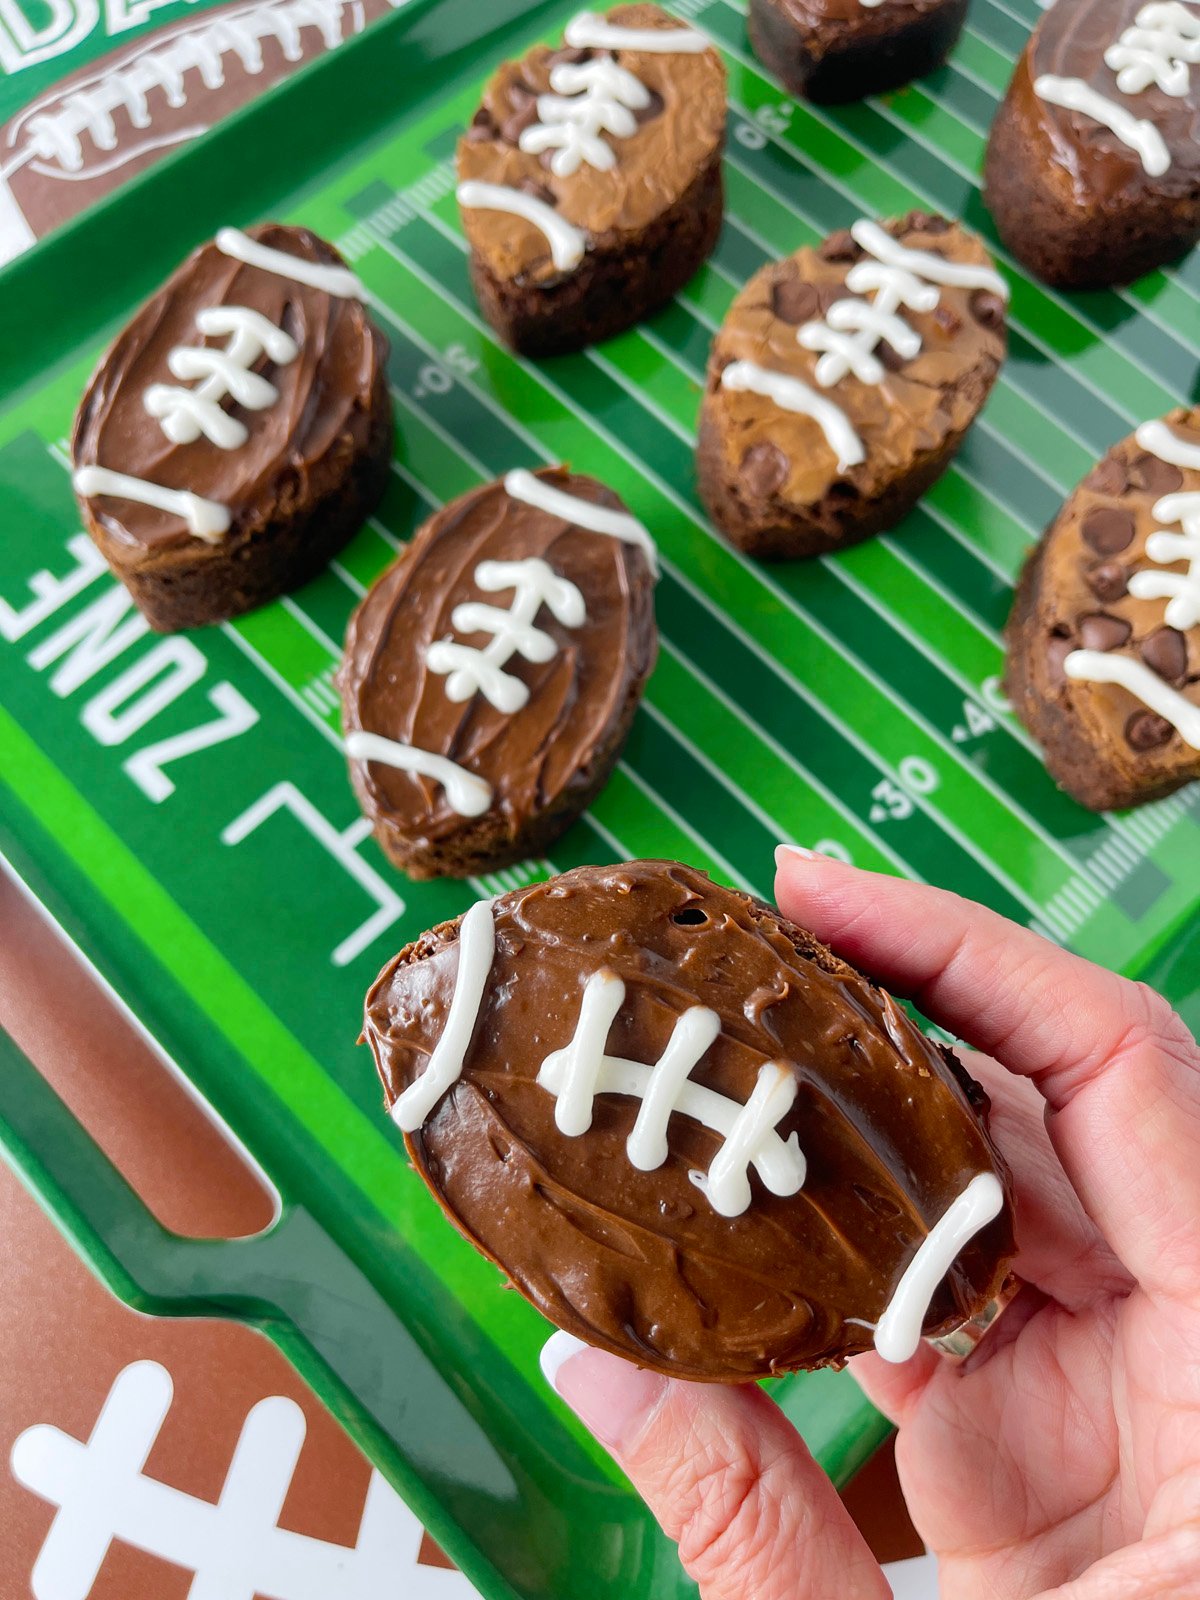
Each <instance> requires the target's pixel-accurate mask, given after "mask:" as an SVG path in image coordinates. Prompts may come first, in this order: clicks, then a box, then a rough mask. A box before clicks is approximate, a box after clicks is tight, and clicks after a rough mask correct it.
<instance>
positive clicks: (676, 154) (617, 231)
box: [458, 4, 725, 283]
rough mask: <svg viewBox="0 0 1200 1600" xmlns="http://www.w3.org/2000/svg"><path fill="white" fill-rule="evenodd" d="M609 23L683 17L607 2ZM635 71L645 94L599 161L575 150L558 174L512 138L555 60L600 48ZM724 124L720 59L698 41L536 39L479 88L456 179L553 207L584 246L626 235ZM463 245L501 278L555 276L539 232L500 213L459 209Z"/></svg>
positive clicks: (710, 146) (656, 210) (546, 84)
mask: <svg viewBox="0 0 1200 1600" xmlns="http://www.w3.org/2000/svg"><path fill="white" fill-rule="evenodd" d="M605 20H606V21H607V22H609V23H611V24H612V25H614V26H616V27H623V28H654V29H678V28H680V27H681V26H683V24H682V23H681V22H680V21H679V19H678V18H677V17H671V16H668V15H667V13H666V12H665V11H662V10H660V8H659V7H658V6H655V5H645V4H638V5H623V6H615V7H614V8H613V9H612V10H611V11H609V12H607V13H606V16H605ZM608 55H611V56H612V58H613V59H614V60H615V61H616V62H617V64H618V65H619V66H620V67H622V68H624V69H625V70H626V71H628V72H632V73H633V75H634V76H635V77H636V78H637V79H639V81H640V82H641V83H642V84H644V85H645V87H646V88H647V89H648V90H649V92H650V105H649V106H648V107H647V108H646V110H645V111H643V112H640V113H639V126H638V128H637V131H636V132H635V133H633V134H631V135H630V136H629V137H628V138H617V137H615V136H613V135H608V134H606V135H604V136H603V137H604V138H605V140H606V142H607V143H608V144H609V145H610V147H611V149H612V151H613V153H614V155H615V157H616V160H615V162H614V164H613V166H612V167H611V168H609V169H608V170H607V171H604V170H601V169H599V168H597V167H593V166H591V165H590V164H589V163H588V162H586V161H584V162H583V163H581V165H580V166H579V167H578V168H577V169H576V170H575V171H574V172H572V173H570V174H569V175H567V176H565V177H559V176H557V175H556V174H555V173H554V172H552V171H551V170H550V165H549V159H548V156H546V155H535V154H532V153H530V152H527V151H524V150H521V149H519V148H518V145H517V139H518V138H519V136H520V133H521V131H522V129H523V128H525V127H528V126H530V125H531V124H532V123H533V122H535V121H536V120H537V106H536V99H537V96H538V95H541V94H547V93H550V92H551V90H550V73H551V70H552V68H553V67H554V65H555V63H556V62H557V61H563V60H572V61H573V60H586V59H591V58H594V57H601V56H608ZM724 135H725V69H724V67H723V66H722V64H721V59H720V57H719V56H718V55H717V52H716V51H715V50H704V51H700V52H695V53H693V52H684V51H670V52H666V51H650V50H616V51H612V52H609V51H597V50H592V51H575V50H562V49H559V50H551V49H549V48H548V47H547V46H545V45H538V46H536V47H535V48H534V49H533V50H531V51H530V52H529V54H528V55H527V56H525V57H524V58H523V59H522V60H520V61H506V62H505V63H504V64H503V65H502V66H501V68H500V70H499V71H498V72H497V73H496V75H495V77H493V78H492V80H491V82H490V83H489V84H488V86H487V88H486V90H485V91H484V96H483V103H482V106H481V107H480V110H479V112H478V113H477V114H476V117H475V120H474V122H473V124H472V126H471V128H470V129H469V130H468V132H467V133H466V134H465V135H464V137H463V138H462V139H461V140H460V142H459V146H458V175H459V178H460V180H464V181H465V180H467V179H478V180H480V181H482V182H485V183H495V184H501V185H503V186H505V187H507V188H513V189H521V190H524V191H525V192H527V193H529V194H531V195H534V196H535V197H536V198H537V199H540V200H542V201H544V202H545V203H546V204H548V205H551V206H553V207H555V209H556V210H557V211H558V212H559V214H560V215H561V216H562V217H564V218H566V220H567V221H568V222H570V223H572V224H574V226H576V227H577V228H581V229H583V230H584V231H585V232H586V233H587V234H588V236H589V239H590V241H591V245H592V247H608V246H612V247H613V248H620V247H621V246H622V245H623V243H625V242H627V241H631V240H635V239H636V237H637V236H638V235H639V234H641V233H643V232H644V231H645V230H646V229H647V228H648V227H649V226H650V224H651V223H653V222H654V221H655V220H656V219H657V218H658V217H660V216H662V214H663V213H664V212H666V211H668V210H669V209H670V208H671V207H672V206H673V205H675V204H676V202H677V201H679V200H680V199H681V198H682V197H683V195H684V194H686V192H687V191H688V189H689V188H690V187H691V185H692V183H693V182H694V181H695V179H696V178H697V177H698V175H699V174H700V172H701V171H703V169H704V168H705V167H707V166H708V164H709V163H710V162H711V161H712V159H713V157H714V156H715V155H717V153H718V152H719V151H720V149H721V146H722V143H723V140H724ZM463 226H464V228H465V231H466V235H467V239H468V241H469V243H470V245H471V248H472V249H473V250H477V251H478V252H479V253H480V254H481V255H482V256H483V258H484V260H485V261H486V262H487V265H488V267H489V268H490V270H491V271H492V273H493V274H494V275H495V276H496V277H498V278H502V279H510V280H511V279H514V278H517V279H521V280H523V281H524V280H528V281H530V282H536V283H545V282H546V281H547V280H549V279H553V278H556V277H558V276H559V272H558V269H557V268H556V267H555V266H554V264H553V262H552V261H551V259H550V250H549V246H548V244H547V242H546V237H545V235H544V234H543V233H542V232H541V230H540V229H539V228H537V227H535V226H534V224H532V223H530V222H527V221H525V220H523V219H522V218H520V217H515V216H513V215H511V214H509V213H507V212H500V211H488V210H483V209H479V208H476V207H470V206H467V207H464V208H463Z"/></svg>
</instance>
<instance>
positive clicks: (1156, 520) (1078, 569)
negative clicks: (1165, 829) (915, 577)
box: [1006, 407, 1200, 811]
mask: <svg viewBox="0 0 1200 1600" xmlns="http://www.w3.org/2000/svg"><path fill="white" fill-rule="evenodd" d="M1198 549H1200V407H1197V408H1195V409H1193V410H1191V411H1188V410H1185V409H1182V408H1181V409H1179V410H1176V411H1173V412H1171V413H1170V414H1169V415H1168V416H1167V417H1166V418H1165V419H1163V420H1162V421H1158V422H1151V423H1146V424H1143V426H1142V427H1140V428H1139V429H1138V430H1137V431H1136V433H1134V434H1132V435H1131V436H1130V437H1129V438H1126V439H1122V440H1121V441H1120V442H1119V443H1118V444H1115V445H1114V446H1113V448H1112V449H1111V450H1110V451H1109V452H1108V454H1107V455H1106V456H1105V457H1104V459H1103V461H1101V462H1100V463H1099V464H1098V465H1097V466H1096V467H1095V468H1093V470H1092V471H1091V472H1090V473H1089V474H1088V475H1087V477H1086V478H1085V479H1084V480H1083V482H1082V483H1081V484H1080V485H1079V487H1078V489H1076V490H1075V492H1074V494H1072V496H1071V497H1070V499H1069V500H1068V501H1067V502H1066V504H1065V505H1064V506H1063V509H1062V511H1061V512H1060V513H1059V515H1058V516H1057V518H1056V519H1055V520H1054V522H1053V523H1052V524H1051V526H1050V528H1049V529H1048V530H1047V532H1046V534H1045V535H1044V536H1043V538H1042V540H1041V541H1040V543H1039V544H1038V545H1037V546H1036V547H1035V548H1034V550H1033V552H1032V553H1031V555H1030V557H1029V560H1028V562H1027V563H1026V566H1025V570H1024V573H1023V574H1022V577H1021V582H1020V584H1019V586H1018V589H1017V595H1016V601H1015V604H1014V607H1013V613H1012V616H1011V618H1010V619H1009V624H1008V630H1007V642H1008V673H1007V681H1006V687H1007V690H1008V693H1009V695H1010V697H1011V699H1012V702H1013V706H1014V709H1015V710H1016V712H1017V714H1018V715H1019V716H1020V718H1021V720H1022V721H1023V722H1024V723H1025V725H1026V726H1027V727H1028V728H1029V731H1030V732H1031V733H1032V734H1033V735H1034V737H1035V738H1036V739H1037V740H1038V741H1039V743H1040V744H1041V745H1042V746H1043V747H1044V749H1045V753H1046V765H1047V767H1048V768H1049V770H1050V773H1051V775H1052V776H1053V777H1054V778H1055V780H1056V781H1057V782H1058V783H1059V784H1060V785H1061V786H1062V787H1063V788H1064V789H1066V790H1067V791H1068V792H1069V793H1070V794H1072V795H1074V796H1075V798H1076V799H1077V800H1079V801H1080V802H1081V803H1082V804H1083V805H1085V806H1089V807H1091V808H1092V809H1093V810H1096V811H1106V810H1111V809H1116V808H1119V807H1123V806H1131V805H1137V804H1139V803H1140V802H1143V801H1146V800H1155V799H1159V798H1160V797H1161V796H1163V795H1167V794H1170V793H1171V792H1172V791H1173V790H1175V789H1178V788H1179V787H1180V786H1181V785H1183V784H1185V783H1188V782H1190V781H1191V780H1192V779H1194V778H1198V777H1200V559H1197V558H1196V556H1195V554H1194V553H1191V554H1189V551H1192V552H1194V551H1195V550H1198Z"/></svg>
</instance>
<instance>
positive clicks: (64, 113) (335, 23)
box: [15, 0, 362, 177]
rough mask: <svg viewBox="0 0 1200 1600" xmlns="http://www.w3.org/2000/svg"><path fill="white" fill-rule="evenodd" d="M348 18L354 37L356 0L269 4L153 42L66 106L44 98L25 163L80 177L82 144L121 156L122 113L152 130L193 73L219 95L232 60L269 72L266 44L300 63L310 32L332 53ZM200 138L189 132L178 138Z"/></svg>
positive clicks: (253, 71)
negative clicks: (155, 101)
mask: <svg viewBox="0 0 1200 1600" xmlns="http://www.w3.org/2000/svg"><path fill="white" fill-rule="evenodd" d="M347 13H348V14H349V19H350V21H351V31H352V32H355V33H357V32H358V31H359V30H360V28H361V27H362V17H361V9H360V7H359V6H358V4H357V3H356V0H269V3H267V4H263V5H252V6H247V7H245V8H244V9H243V10H240V11H232V12H230V13H229V14H228V15H226V16H218V17H215V18H214V19H213V20H212V21H211V22H209V23H207V24H203V25H192V26H191V27H188V28H181V29H179V30H178V31H176V32H175V33H174V34H173V35H172V36H171V37H170V38H168V39H167V40H166V41H165V42H162V43H159V44H153V43H151V44H149V45H148V46H147V47H146V48H145V49H143V50H140V51H138V52H136V53H135V54H132V55H131V56H129V57H126V59H125V60H124V62H122V64H121V65H119V66H116V67H114V68H113V69H112V70H111V71H108V72H105V73H103V74H101V75H99V76H97V77H96V78H94V79H91V80H90V81H89V82H87V83H86V84H84V85H83V86H81V87H80V88H79V89H77V90H75V91H73V92H72V93H70V94H68V95H67V96H66V97H65V98H64V99H63V100H62V101H61V103H57V102H56V100H55V99H54V98H52V97H45V98H43V99H42V101H41V102H40V103H39V107H40V108H38V109H33V110H32V111H31V112H27V113H26V115H25V117H24V118H23V119H22V120H21V122H20V124H18V127H17V129H16V130H15V132H16V134H17V135H19V136H20V137H21V138H23V140H24V141H25V147H24V150H23V152H22V159H23V160H27V161H32V162H33V163H34V170H35V171H42V172H44V173H45V175H47V176H51V177H61V176H63V175H64V174H70V173H75V172H78V171H79V170H80V169H81V167H82V166H83V164H84V141H85V140H90V142H91V143H92V144H93V145H94V146H95V148H96V149H97V150H101V151H112V150H116V148H117V143H118V133H117V125H116V121H115V116H116V114H117V113H123V114H124V115H125V116H126V117H128V119H129V122H130V123H131V124H132V126H133V127H134V128H139V129H149V128H150V126H151V123H152V121H153V114H152V107H151V98H150V97H151V95H153V94H162V95H163V97H164V98H165V100H166V103H167V105H168V106H170V107H171V108H172V109H174V110H180V109H181V108H182V107H184V106H185V105H187V103H188V98H189V89H188V83H187V78H188V74H189V73H196V74H198V76H199V79H200V81H201V83H202V84H203V86H204V88H205V89H207V90H210V91H213V90H217V89H220V88H222V87H223V85H224V83H225V74H226V70H227V63H228V62H229V61H230V60H231V59H234V60H236V61H237V62H238V63H239V65H240V67H241V69H242V70H243V71H244V72H246V73H249V74H250V75H251V76H257V75H258V74H259V73H261V72H262V70H263V65H264V62H263V44H264V42H265V41H266V40H269V39H270V40H275V41H277V42H278V44H279V47H280V49H281V51H282V53H283V56H284V59H285V60H287V61H299V60H300V59H301V57H302V55H303V53H304V44H303V37H302V36H303V34H304V31H305V30H306V29H309V28H315V29H316V30H317V31H318V32H319V34H320V36H321V41H322V44H323V45H324V47H325V48H326V49H333V48H335V47H336V46H337V45H339V44H340V43H341V42H342V38H343V34H344V29H345V23H346V18H347ZM47 107H51V108H52V109H45V108H47ZM202 131H203V129H202V128H193V129H187V130H184V131H183V132H182V133H180V134H179V135H178V138H179V139H186V138H190V137H192V136H193V135H194V134H196V133H199V132H202ZM172 142H176V141H172Z"/></svg>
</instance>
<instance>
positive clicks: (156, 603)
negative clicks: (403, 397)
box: [84, 363, 392, 633]
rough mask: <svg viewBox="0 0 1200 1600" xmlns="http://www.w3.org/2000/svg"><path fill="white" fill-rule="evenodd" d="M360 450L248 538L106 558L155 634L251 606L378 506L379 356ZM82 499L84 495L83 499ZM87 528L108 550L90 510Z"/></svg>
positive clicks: (278, 590)
mask: <svg viewBox="0 0 1200 1600" xmlns="http://www.w3.org/2000/svg"><path fill="white" fill-rule="evenodd" d="M369 406H370V418H371V420H370V429H369V434H368V440H367V446H366V449H365V450H363V451H361V452H359V453H357V454H354V453H352V452H347V453H346V459H345V461H344V463H342V465H341V469H340V471H336V472H335V473H334V474H333V475H332V476H331V481H330V483H329V485H328V487H326V488H325V490H324V492H323V493H321V494H320V496H319V497H318V498H317V499H315V500H314V501H312V502H311V503H310V504H309V505H307V506H305V507H303V508H301V509H299V510H298V511H297V513H296V514H295V515H292V516H290V517H286V518H282V519H278V520H276V521H274V522H271V523H269V524H268V525H267V526H266V527H264V528H262V529H259V530H256V531H255V533H254V534H253V536H252V537H251V538H250V539H249V540H245V541H243V542H240V543H234V544H231V545H230V546H229V548H227V549H225V548H223V547H221V546H218V547H216V549H215V551H214V549H213V548H212V547H207V546H206V547H205V548H204V549H202V550H198V551H197V552H196V554H195V556H194V557H193V559H191V560H190V561H189V560H188V559H187V558H186V554H185V555H180V554H179V553H175V552H173V559H172V560H170V561H169V562H158V563H155V564H153V565H150V566H145V567H142V568H138V567H118V566H116V565H114V564H113V563H112V562H111V561H110V562H109V565H110V566H111V567H112V569H113V572H114V574H115V576H116V577H117V578H119V579H120V581H121V582H122V583H123V584H124V585H125V587H126V588H127V589H128V590H129V593H130V594H131V595H132V596H133V601H134V604H135V605H136V606H137V608H138V610H139V611H140V612H141V613H142V615H143V616H144V617H145V618H146V620H147V622H149V624H150V626H151V628H153V629H154V631H155V632H156V633H177V632H179V631H180V630H181V629H184V628H202V627H206V626H208V625H210V624H212V623H216V622H224V621H227V620H228V619H229V618H231V617H239V616H242V615H244V614H245V613H246V612H248V611H254V610H256V609H257V608H258V607H259V606H262V605H265V604H266V603H267V602H268V601H270V600H274V599H277V598H278V596H279V595H281V594H286V593H288V592H289V591H290V590H292V589H298V588H301V587H302V586H303V585H304V584H306V583H308V582H309V581H310V580H311V579H312V578H315V577H316V576H317V574H318V573H319V572H320V571H321V570H322V569H323V568H324V567H325V566H326V564H327V563H328V562H329V560H330V559H331V557H333V556H335V555H336V554H337V552H338V551H339V550H340V549H341V548H342V547H343V545H345V544H346V543H348V541H349V540H350V539H351V538H352V537H353V536H354V534H355V533H356V532H357V531H358V529H359V528H360V527H361V526H362V524H363V523H364V522H365V521H366V519H367V517H368V516H369V515H370V513H371V512H372V511H373V510H374V508H375V507H376V506H377V505H378V503H379V501H380V499H381V497H382V495H383V492H384V489H385V488H386V487H387V482H388V475H389V471H390V467H391V460H392V402H391V395H390V393H389V390H388V384H387V376H386V373H385V372H384V369H383V366H382V363H381V364H380V367H379V370H378V372H377V375H376V379H375V383H374V386H373V388H372V391H371V397H370V402H369ZM84 504H85V506H86V504H87V503H86V502H85V503H84ZM86 521H87V528H88V532H89V533H90V534H91V536H92V538H93V539H94V540H95V542H96V543H97V545H99V547H100V549H101V551H102V552H104V553H105V555H107V553H108V550H107V546H108V543H109V541H108V540H107V538H106V536H105V534H104V532H103V530H102V529H100V528H98V527H97V526H96V524H95V523H94V521H93V520H92V518H91V517H90V516H88V517H87V519H86Z"/></svg>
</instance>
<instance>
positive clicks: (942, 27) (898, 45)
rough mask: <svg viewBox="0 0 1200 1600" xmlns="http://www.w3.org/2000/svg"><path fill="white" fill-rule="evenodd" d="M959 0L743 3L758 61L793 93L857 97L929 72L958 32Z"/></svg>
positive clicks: (963, 3)
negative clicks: (747, 11)
mask: <svg viewBox="0 0 1200 1600" xmlns="http://www.w3.org/2000/svg"><path fill="white" fill-rule="evenodd" d="M966 15H967V0H750V11H749V15H748V18H747V24H748V27H749V32H750V43H751V44H752V45H753V46H754V53H755V54H756V55H757V56H758V58H759V60H760V61H761V62H762V63H763V64H764V65H765V66H767V67H769V68H770V70H771V71H772V72H773V73H774V74H775V76H776V77H777V78H779V79H781V80H782V81H783V83H785V84H786V85H787V87H788V88H789V89H790V90H791V91H792V92H793V94H801V95H806V96H807V97H808V98H809V99H810V100H824V101H838V100H861V99H862V98H863V96H864V95H868V94H877V93H878V92H879V91H880V90H882V89H895V88H897V87H898V86H899V85H900V84H902V83H908V82H910V81H911V80H912V79H913V78H919V77H921V76H922V74H923V73H926V72H932V71H933V69H934V68H935V67H937V66H940V65H941V63H942V62H943V61H944V60H945V59H946V56H947V55H948V54H949V52H950V48H951V46H952V45H953V44H954V41H955V40H956V39H957V38H958V36H959V34H960V33H961V32H962V25H963V23H964V21H965V20H966Z"/></svg>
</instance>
